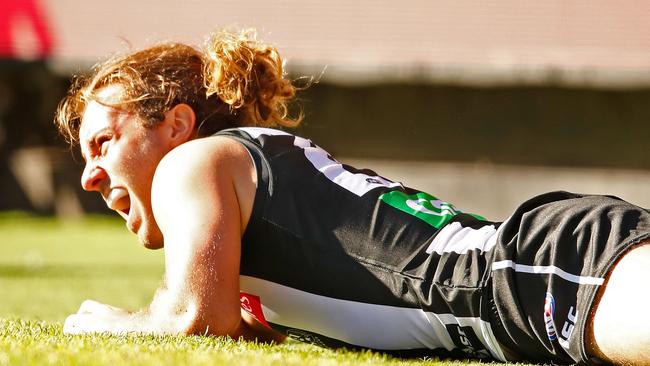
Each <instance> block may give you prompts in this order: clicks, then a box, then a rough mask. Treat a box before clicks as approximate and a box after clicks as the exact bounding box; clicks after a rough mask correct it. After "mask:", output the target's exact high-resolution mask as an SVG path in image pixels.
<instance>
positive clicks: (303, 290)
mask: <svg viewBox="0 0 650 366" xmlns="http://www.w3.org/2000/svg"><path fill="white" fill-rule="evenodd" d="M218 135H220V136H227V137H230V138H234V139H236V140H238V141H239V142H241V143H242V144H243V145H244V146H245V147H246V148H247V150H248V151H249V152H250V154H251V157H252V159H253V161H254V163H255V166H256V170H257V177H258V187H257V191H256V196H255V203H254V207H253V212H252V215H251V218H250V221H249V223H248V226H247V228H246V231H245V234H244V236H243V238H242V254H241V275H240V289H241V306H242V308H243V309H244V310H246V311H248V312H249V313H250V314H252V315H253V316H255V317H256V318H257V319H258V320H259V321H260V322H261V323H263V324H266V325H269V326H271V327H273V328H275V329H278V330H280V331H282V332H284V333H285V334H287V335H288V336H290V337H293V338H296V339H300V340H303V341H309V342H312V343H316V344H321V345H325V346H358V347H366V348H372V349H378V350H387V351H405V350H423V349H426V350H437V351H441V352H445V351H452V352H457V351H460V352H462V353H463V354H465V355H469V356H473V357H491V358H496V359H499V360H505V357H504V355H503V352H502V350H501V348H500V347H499V345H498V343H497V342H496V340H495V337H494V334H493V332H492V329H491V326H490V323H489V321H488V320H489V319H488V315H487V313H488V312H487V311H485V304H483V303H482V291H483V289H484V286H485V284H486V281H487V279H488V277H489V268H487V267H488V265H487V262H486V253H489V252H490V250H491V249H492V248H493V247H494V246H495V244H496V239H497V236H498V234H499V227H500V224H499V223H494V222H490V221H486V220H484V219H483V218H481V217H480V216H477V215H474V214H469V213H464V212H461V211H460V210H459V209H457V208H456V207H454V206H453V205H452V204H450V203H447V202H444V201H442V200H440V199H438V198H436V197H434V196H432V195H430V194H427V193H424V192H420V191H417V190H414V189H411V188H408V187H404V186H403V185H402V184H400V183H398V182H393V181H391V180H388V179H386V178H384V177H381V176H379V175H377V174H376V173H374V172H373V171H370V170H359V169H355V168H352V167H350V166H347V165H345V164H341V163H339V162H338V161H336V160H334V159H333V158H332V157H331V156H330V155H329V154H328V153H327V152H326V151H324V150H323V149H321V148H319V147H318V146H316V145H315V144H313V143H312V142H311V141H309V140H307V139H304V138H301V137H297V136H294V135H291V134H288V133H286V132H282V131H278V130H274V129H265V128H238V129H229V130H224V131H220V132H219V133H218Z"/></svg>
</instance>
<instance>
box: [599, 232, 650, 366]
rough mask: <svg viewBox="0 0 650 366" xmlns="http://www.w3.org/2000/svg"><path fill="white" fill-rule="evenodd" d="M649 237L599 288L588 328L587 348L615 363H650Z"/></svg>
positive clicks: (627, 256) (614, 268) (626, 255)
mask: <svg viewBox="0 0 650 366" xmlns="http://www.w3.org/2000/svg"><path fill="white" fill-rule="evenodd" d="M649 281H650V241H645V242H642V243H641V244H639V245H638V246H635V247H634V248H633V249H631V250H630V251H629V252H627V253H626V254H625V255H623V257H622V258H621V259H620V260H619V262H618V263H617V264H616V265H615V266H614V267H613V269H612V270H611V272H610V274H609V276H608V278H607V282H606V283H605V285H604V286H603V287H602V288H601V289H600V291H599V293H598V296H597V298H596V300H595V302H594V310H593V311H592V313H591V314H590V319H589V323H588V325H587V332H586V338H587V339H586V347H587V352H588V353H590V354H592V355H594V356H597V357H599V358H601V359H603V360H608V361H610V362H613V363H615V364H625V365H627V364H629V365H650V282H649Z"/></svg>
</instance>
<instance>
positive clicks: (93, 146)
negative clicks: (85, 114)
mask: <svg viewBox="0 0 650 366" xmlns="http://www.w3.org/2000/svg"><path fill="white" fill-rule="evenodd" d="M106 131H110V127H104V128H102V129H99V130H97V131H95V132H94V133H93V134H92V135H90V138H89V139H88V140H89V141H88V144H87V146H88V148H89V149H90V150H94V149H97V142H96V138H97V135H100V134H102V133H104V132H106ZM80 150H81V157H82V158H83V159H84V161H88V159H87V158H86V155H84V151H83V149H80Z"/></svg>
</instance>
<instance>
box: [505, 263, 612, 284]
mask: <svg viewBox="0 0 650 366" xmlns="http://www.w3.org/2000/svg"><path fill="white" fill-rule="evenodd" d="M506 268H512V269H514V270H515V271H516V272H523V273H533V274H554V275H556V276H559V277H560V278H562V279H565V280H567V281H570V282H575V283H578V284H581V285H596V286H600V285H602V284H603V282H605V279H604V278H600V277H589V276H577V275H574V274H571V273H568V272H566V271H564V270H563V269H561V268H558V267H556V266H530V265H526V264H519V263H515V262H513V261H511V260H505V261H499V262H494V263H492V271H498V270H501V269H506Z"/></svg>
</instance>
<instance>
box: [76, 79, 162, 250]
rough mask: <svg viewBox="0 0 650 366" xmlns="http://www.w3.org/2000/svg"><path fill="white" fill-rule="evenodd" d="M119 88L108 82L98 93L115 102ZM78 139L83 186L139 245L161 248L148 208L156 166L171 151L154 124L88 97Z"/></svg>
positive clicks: (158, 233) (158, 231)
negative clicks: (147, 124)
mask: <svg viewBox="0 0 650 366" xmlns="http://www.w3.org/2000/svg"><path fill="white" fill-rule="evenodd" d="M121 92H122V87H120V86H119V85H109V86H106V87H103V88H102V89H100V90H99V92H98V97H99V98H100V100H102V101H106V102H109V103H110V102H111V101H118V100H119V98H120V95H121ZM79 141H80V146H81V153H82V155H83V157H84V159H85V161H86V166H85V168H84V171H83V175H82V177H81V185H82V187H83V189H84V190H86V191H96V192H98V193H100V194H101V195H102V197H103V198H104V200H105V201H106V204H107V205H108V207H109V208H111V209H112V210H114V211H116V212H117V213H118V214H119V215H120V216H122V217H123V218H124V219H125V220H126V226H127V227H128V228H129V230H131V231H132V232H133V233H135V234H136V235H137V236H138V239H139V241H140V242H141V243H142V244H143V245H144V246H145V247H147V248H151V249H157V248H161V247H163V245H164V243H163V235H162V233H161V231H160V228H159V227H158V224H157V223H156V220H155V219H154V216H153V211H152V208H151V184H152V180H153V176H154V173H155V171H156V167H157V166H158V163H159V162H160V160H161V159H162V158H163V156H165V154H166V153H167V152H169V151H170V150H171V146H169V144H168V142H167V141H166V139H165V138H164V134H163V133H162V129H161V128H160V126H159V125H156V126H153V127H144V125H143V123H142V120H141V119H140V118H139V117H138V116H136V115H134V114H132V113H129V112H127V111H124V110H121V109H117V108H112V107H108V106H105V105H102V104H100V103H98V102H95V101H91V102H90V103H88V105H87V106H86V109H85V110H84V113H83V116H82V119H81V126H80V129H79Z"/></svg>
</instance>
